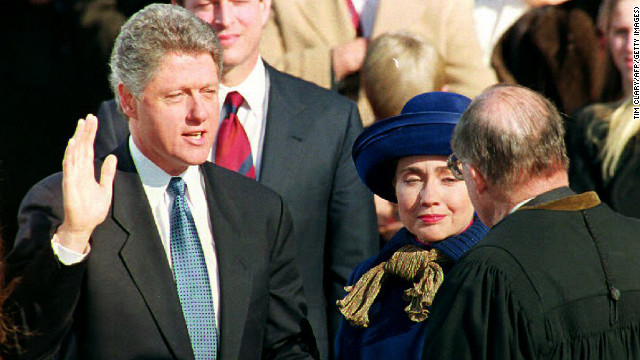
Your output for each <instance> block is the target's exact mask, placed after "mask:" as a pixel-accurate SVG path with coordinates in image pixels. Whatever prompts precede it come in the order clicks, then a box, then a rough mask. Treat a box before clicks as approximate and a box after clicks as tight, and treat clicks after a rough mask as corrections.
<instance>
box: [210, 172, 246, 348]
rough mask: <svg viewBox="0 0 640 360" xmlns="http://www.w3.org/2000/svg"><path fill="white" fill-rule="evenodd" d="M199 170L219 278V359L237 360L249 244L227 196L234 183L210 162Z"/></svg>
mask: <svg viewBox="0 0 640 360" xmlns="http://www.w3.org/2000/svg"><path fill="white" fill-rule="evenodd" d="M200 168H201V170H202V172H203V174H204V178H205V184H206V194H207V203H208V204H209V215H210V217H211V227H212V231H213V239H214V243H215V248H216V256H217V259H218V275H219V279H220V309H219V311H220V326H219V328H220V331H221V332H220V342H219V344H220V345H219V346H220V347H219V349H218V358H219V359H237V358H238V355H239V353H240V345H241V343H242V338H243V334H244V326H245V323H246V321H245V319H246V318H247V314H248V308H249V300H250V297H251V283H252V278H253V274H252V272H251V271H252V268H251V266H250V264H251V259H250V257H251V253H252V252H251V243H250V239H248V237H247V236H244V235H243V232H244V230H243V226H244V225H246V224H245V223H244V222H243V214H242V209H240V208H239V207H238V202H237V201H233V200H232V198H231V197H230V196H229V192H230V191H233V188H234V186H233V184H231V183H229V182H228V181H225V180H226V179H223V178H221V177H220V176H218V175H216V173H217V172H219V171H221V170H220V169H218V168H216V166H215V165H213V164H211V163H205V164H203V165H201V167H200ZM256 346H259V344H256Z"/></svg>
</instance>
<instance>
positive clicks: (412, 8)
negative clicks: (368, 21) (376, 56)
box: [372, 0, 428, 38]
mask: <svg viewBox="0 0 640 360" xmlns="http://www.w3.org/2000/svg"><path fill="white" fill-rule="evenodd" d="M427 5H428V1H424V0H403V1H402V5H399V4H398V3H397V2H396V0H380V1H379V3H378V10H377V13H376V21H375V23H374V25H373V35H372V38H375V37H376V36H378V35H381V34H382V33H384V32H387V31H394V30H400V29H410V28H411V26H413V25H414V24H420V23H422V21H421V18H422V16H423V15H424V12H425V8H426V7H427Z"/></svg>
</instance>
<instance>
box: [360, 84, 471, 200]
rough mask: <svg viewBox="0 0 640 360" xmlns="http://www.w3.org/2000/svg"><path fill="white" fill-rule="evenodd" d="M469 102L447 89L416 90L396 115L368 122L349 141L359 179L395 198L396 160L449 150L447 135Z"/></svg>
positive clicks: (450, 133)
mask: <svg viewBox="0 0 640 360" xmlns="http://www.w3.org/2000/svg"><path fill="white" fill-rule="evenodd" d="M470 103H471V99H469V98H467V97H466V96H463V95H459V94H454V93H448V92H439V91H436V92H430V93H425V94H420V95H417V96H415V97H414V98H412V99H411V100H409V101H408V102H407V103H406V104H405V105H404V107H403V108H402V112H401V113H400V115H397V116H393V117H390V118H388V119H385V120H382V121H379V122H376V123H374V124H373V125H371V126H370V127H369V128H367V129H366V130H365V131H363V132H362V134H360V136H358V138H357V139H356V141H355V143H354V144H353V151H352V156H353V161H354V162H355V164H356V168H357V169H358V174H359V175H360V178H361V179H362V181H363V182H364V183H365V185H367V187H369V189H371V191H373V193H374V194H376V195H378V196H380V197H382V198H384V199H387V200H389V201H391V202H397V199H396V194H395V189H394V187H393V184H392V181H393V177H394V176H395V172H396V164H397V160H398V159H400V158H403V157H407V156H414V155H444V156H448V155H450V154H451V144H450V143H451V135H452V134H453V128H454V127H455V126H456V124H457V123H458V119H459V118H460V116H461V115H462V113H463V112H464V111H465V110H466V108H467V107H468V106H469V104H470Z"/></svg>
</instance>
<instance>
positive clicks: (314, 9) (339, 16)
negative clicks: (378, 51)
mask: <svg viewBox="0 0 640 360" xmlns="http://www.w3.org/2000/svg"><path fill="white" fill-rule="evenodd" d="M293 3H294V4H295V6H297V7H298V9H299V14H300V15H301V16H302V17H303V18H304V19H305V20H306V21H305V22H306V23H307V24H309V26H310V27H311V28H312V29H313V31H314V32H315V35H316V36H317V37H318V38H320V39H321V40H322V42H323V43H325V44H331V45H333V44H336V43H338V44H341V43H344V42H347V41H349V40H351V39H354V38H355V37H356V29H355V28H354V27H353V23H352V22H351V14H350V13H349V9H348V8H347V4H346V0H322V1H319V0H298V1H294V2H293ZM336 40H337V41H336Z"/></svg>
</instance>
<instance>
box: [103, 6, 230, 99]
mask: <svg viewBox="0 0 640 360" xmlns="http://www.w3.org/2000/svg"><path fill="white" fill-rule="evenodd" d="M171 52H175V53H182V54H203V53H209V54H211V57H212V58H213V61H214V62H215V63H216V64H217V66H218V76H220V74H221V73H222V49H221V47H220V43H219V41H218V38H217V37H216V34H215V32H214V30H213V29H212V28H211V26H209V25H208V24H207V23H205V22H204V21H202V20H200V19H199V18H198V17H196V16H195V15H194V14H192V13H191V12H189V11H188V10H186V9H184V8H182V7H180V6H176V5H168V4H151V5H149V6H147V7H145V8H144V9H142V10H140V11H138V12H137V13H135V14H134V15H133V16H131V18H130V19H129V20H128V21H127V22H126V23H125V24H124V25H123V26H122V28H121V29H120V34H119V35H118V38H117V39H116V42H115V44H114V47H113V51H112V52H111V61H110V64H109V65H110V66H111V76H110V82H111V90H112V91H113V93H114V94H115V98H116V102H117V103H118V108H120V97H119V96H118V85H119V84H123V85H124V86H125V87H126V88H127V89H128V90H129V91H130V92H131V93H132V94H133V95H134V96H135V97H137V98H140V96H141V95H142V92H143V91H144V88H145V87H146V86H147V85H148V84H149V82H150V81H151V79H152V78H153V76H154V75H155V73H156V71H157V69H158V66H159V65H160V62H161V61H162V59H163V57H164V56H165V55H166V54H168V53H171Z"/></svg>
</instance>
